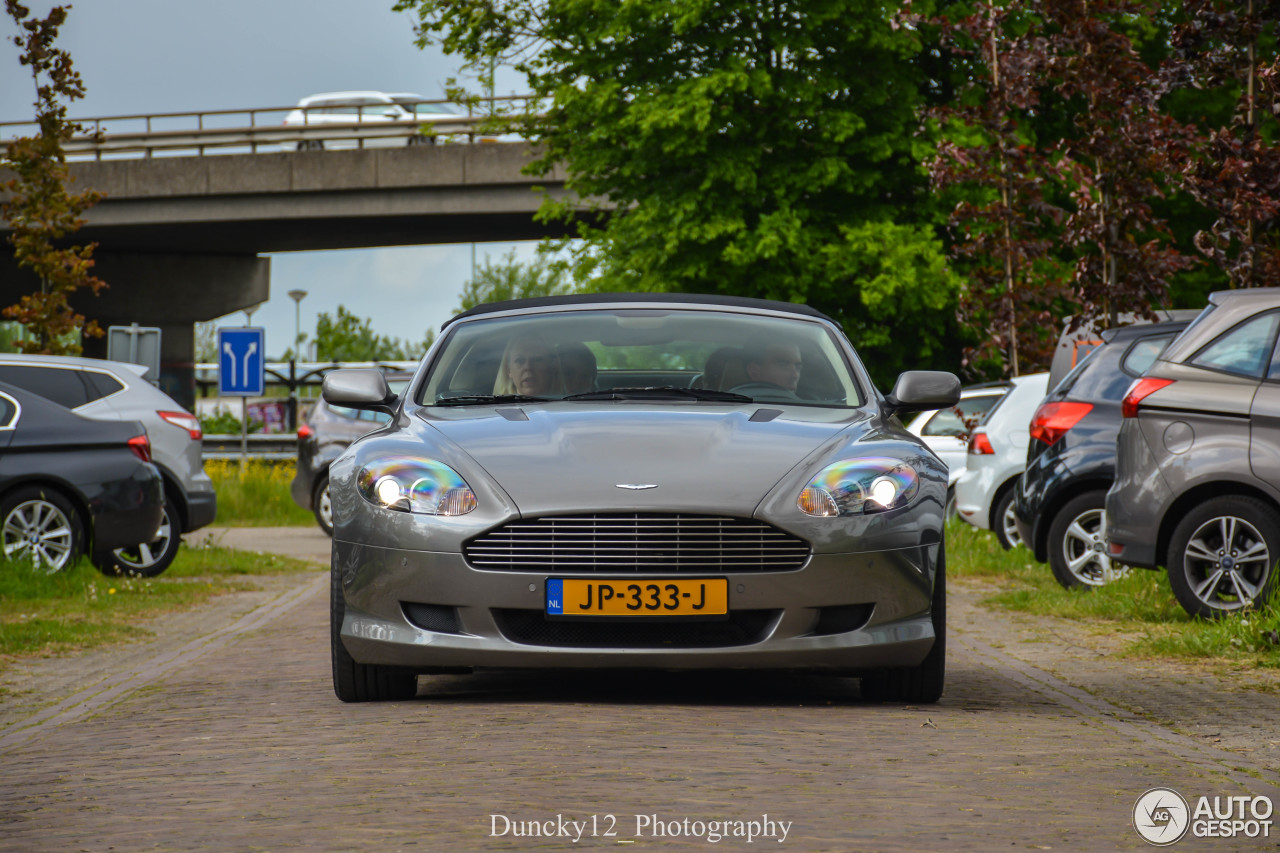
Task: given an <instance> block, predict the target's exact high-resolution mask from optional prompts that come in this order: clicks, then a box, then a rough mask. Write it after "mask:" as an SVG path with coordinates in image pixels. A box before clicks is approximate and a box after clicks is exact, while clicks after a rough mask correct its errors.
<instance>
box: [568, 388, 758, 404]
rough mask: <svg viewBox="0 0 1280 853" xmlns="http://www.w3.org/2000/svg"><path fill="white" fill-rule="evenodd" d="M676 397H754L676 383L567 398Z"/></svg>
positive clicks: (735, 400)
mask: <svg viewBox="0 0 1280 853" xmlns="http://www.w3.org/2000/svg"><path fill="white" fill-rule="evenodd" d="M672 397H676V398H677V399H683V400H714V401H715V402H719V403H750V402H752V399H751V398H750V397H747V396H745V395H743V394H734V393H733V392H732V391H713V390H711V389H710V388H677V387H676V386H674V385H656V386H651V387H648V388H610V389H608V390H606V391H586V392H584V393H582V394H570V395H569V396H567V397H565V398H564V399H566V400H663V399H671V398H672Z"/></svg>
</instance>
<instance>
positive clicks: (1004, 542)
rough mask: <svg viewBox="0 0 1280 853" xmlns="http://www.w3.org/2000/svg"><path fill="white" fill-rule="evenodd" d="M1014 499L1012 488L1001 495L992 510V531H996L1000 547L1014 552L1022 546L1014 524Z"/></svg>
mask: <svg viewBox="0 0 1280 853" xmlns="http://www.w3.org/2000/svg"><path fill="white" fill-rule="evenodd" d="M1013 498H1014V488H1013V487H1012V486H1010V487H1009V488H1007V489H1005V490H1004V491H1003V492H1001V493H1000V497H998V498H996V504H995V506H993V507H992V508H991V529H992V530H993V531H995V534H996V539H998V540H999V541H1000V547H1001V548H1004V549H1005V550H1006V551H1012V550H1013V549H1014V548H1017V547H1018V546H1019V545H1021V544H1022V537H1021V536H1020V535H1018V528H1017V526H1016V525H1014V524H1013Z"/></svg>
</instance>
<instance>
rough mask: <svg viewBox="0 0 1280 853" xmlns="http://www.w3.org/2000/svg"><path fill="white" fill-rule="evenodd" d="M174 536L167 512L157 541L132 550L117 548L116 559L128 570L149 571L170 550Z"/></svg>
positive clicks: (157, 534) (157, 535) (137, 546)
mask: <svg viewBox="0 0 1280 853" xmlns="http://www.w3.org/2000/svg"><path fill="white" fill-rule="evenodd" d="M172 535H173V528H172V526H171V524H170V521H169V512H168V510H165V511H164V514H163V515H161V517H160V529H159V530H158V531H156V538H155V539H152V540H151V541H150V542H143V543H141V544H140V545H134V546H133V547H131V548H117V549H116V550H115V552H114V553H115V558H116V560H117V561H119V563H120V564H121V565H122V566H125V567H126V568H130V569H149V568H151V567H152V566H154V565H155V564H156V561H157V560H159V559H160V557H161V556H163V555H164V553H165V551H167V550H168V549H169V538H170V537H171V536H172Z"/></svg>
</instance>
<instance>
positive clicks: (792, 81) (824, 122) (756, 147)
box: [396, 0, 958, 381]
mask: <svg viewBox="0 0 1280 853" xmlns="http://www.w3.org/2000/svg"><path fill="white" fill-rule="evenodd" d="M396 8H397V9H400V10H412V11H414V12H415V13H416V14H417V19H418V33H419V43H420V44H424V45H425V44H428V43H439V44H441V45H442V46H443V47H444V49H445V50H446V51H448V52H450V53H453V54H456V55H459V56H461V57H462V58H463V59H464V60H465V61H466V62H468V63H469V64H471V65H473V66H481V65H483V63H484V62H485V61H486V60H488V59H496V60H498V61H500V62H504V63H508V64H511V65H512V66H514V67H515V68H516V69H517V70H519V71H522V72H523V73H524V74H525V75H526V76H527V77H528V80H529V84H530V88H531V90H532V92H533V94H534V95H535V96H536V97H537V98H539V99H540V104H541V107H542V111H541V113H540V114H539V115H538V116H536V117H532V118H530V119H529V120H528V122H527V124H526V126H525V128H524V130H525V132H526V133H528V134H530V135H531V137H532V138H534V139H536V140H537V141H538V142H539V143H540V148H539V151H540V156H539V157H538V159H537V160H535V161H534V162H533V163H532V164H531V167H530V169H531V171H532V172H533V173H534V174H546V173H548V172H549V171H550V170H551V169H552V168H553V167H557V166H563V167H564V168H565V169H566V174H567V178H566V186H567V187H568V188H569V189H570V190H572V191H573V193H574V194H575V195H576V198H570V199H560V200H556V199H552V198H548V199H547V200H546V201H545V202H544V206H543V209H542V211H541V215H542V216H543V217H544V218H547V219H556V218H568V217H572V216H575V215H577V214H579V213H580V208H581V206H582V204H583V203H584V202H583V200H586V199H590V200H594V201H595V202H598V204H599V211H598V212H599V213H600V216H598V217H592V218H587V219H585V220H583V219H577V220H576V221H577V222H579V236H581V237H582V238H584V241H583V243H582V244H581V248H579V249H578V250H577V256H576V259H577V268H576V270H575V273H576V275H575V277H576V279H577V280H578V281H580V282H584V283H587V284H589V285H590V286H591V287H593V288H595V289H602V290H646V291H691V292H710V293H721V294H732V295H743V296H758V297H766V298H772V299H781V300H786V301H793V302H805V303H808V304H810V305H812V306H814V307H816V308H818V309H819V310H822V311H825V312H826V313H828V314H830V315H832V316H833V317H834V318H836V319H837V320H839V321H841V322H842V323H844V324H845V326H846V328H847V330H848V331H849V332H850V334H852V335H853V336H854V337H855V339H860V340H859V341H858V342H859V345H860V346H862V347H863V348H864V354H866V355H867V356H869V358H868V361H869V362H871V363H873V364H875V365H876V372H877V374H878V377H879V378H880V379H881V381H884V380H885V378H886V377H889V378H891V374H892V372H893V371H896V370H898V369H900V368H901V367H903V366H905V365H907V364H913V365H918V364H920V362H921V361H922V360H924V361H926V362H928V361H930V360H935V361H939V360H943V359H945V358H948V357H949V356H950V353H949V352H947V350H949V349H950V347H949V346H948V345H947V343H946V342H945V338H946V336H947V334H949V331H948V330H949V329H951V328H952V326H953V322H954V321H953V319H952V317H953V315H954V305H955V299H956V293H957V290H958V280H957V279H956V278H955V277H954V276H952V275H951V274H950V273H949V272H948V269H947V266H946V263H945V255H944V253H943V250H942V245H941V242H940V240H939V239H938V237H937V235H936V233H935V220H936V219H937V215H936V212H935V211H934V210H933V209H932V205H931V203H930V202H929V197H928V190H927V181H926V178H925V175H924V172H923V170H922V168H921V167H920V161H921V158H922V156H923V154H924V153H925V146H924V143H923V142H922V140H921V139H920V138H919V137H918V136H917V133H916V131H917V126H918V120H917V115H918V110H919V108H920V106H921V103H922V96H921V94H920V91H921V85H922V82H923V79H922V77H923V75H922V73H921V70H920V66H919V65H918V63H917V59H918V57H919V54H920V53H921V51H922V47H923V45H922V43H921V37H920V34H919V32H918V31H917V30H916V29H914V28H912V27H909V26H902V25H901V24H900V23H899V22H898V21H897V20H896V19H895V17H894V14H893V13H894V11H895V8H896V4H888V3H884V2H879V0H803V2H802V0H773V2H770V3H758V2H747V0H719V2H715V3H712V2H706V0H698V2H680V3H672V2H670V0H632V2H628V3H624V4H608V5H607V7H602V6H601V4H599V3H596V2H593V0H449V2H445V0H399V2H398V3H397V4H396ZM908 330H909V332H908Z"/></svg>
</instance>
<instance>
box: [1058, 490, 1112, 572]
mask: <svg viewBox="0 0 1280 853" xmlns="http://www.w3.org/2000/svg"><path fill="white" fill-rule="evenodd" d="M1106 502H1107V493H1106V492H1101V491H1099V492H1087V493H1085V494H1083V495H1077V496H1076V497H1074V498H1072V499H1071V500H1069V501H1067V503H1066V504H1065V505H1064V506H1063V507H1062V509H1060V510H1058V514H1057V515H1055V516H1054V517H1053V523H1052V524H1050V525H1049V568H1051V569H1052V570H1053V577H1054V579H1055V580H1057V581H1058V583H1060V584H1062V585H1063V586H1064V587H1066V588H1067V589H1072V588H1073V587H1083V588H1085V589H1092V588H1093V587H1096V586H1102V585H1104V584H1108V583H1111V581H1113V580H1115V579H1116V578H1120V577H1123V576H1124V575H1126V574H1128V572H1129V569H1128V567H1126V566H1121V565H1119V564H1117V563H1113V562H1111V557H1110V556H1108V554H1107V513H1106V510H1105V506H1106Z"/></svg>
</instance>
